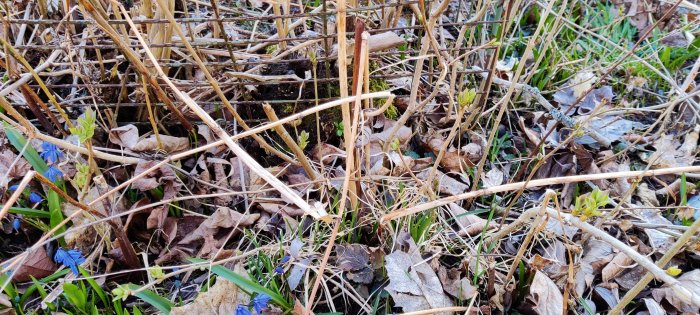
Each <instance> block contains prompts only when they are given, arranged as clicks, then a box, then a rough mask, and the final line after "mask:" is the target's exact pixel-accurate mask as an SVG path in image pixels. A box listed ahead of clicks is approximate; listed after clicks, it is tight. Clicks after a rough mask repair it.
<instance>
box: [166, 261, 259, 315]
mask: <svg viewBox="0 0 700 315" xmlns="http://www.w3.org/2000/svg"><path fill="white" fill-rule="evenodd" d="M236 267H238V265H237V266H236ZM235 269H236V270H234V272H236V273H237V274H238V275H240V276H243V277H246V278H247V274H248V273H247V272H246V271H245V270H243V268H235ZM248 303H250V297H249V296H248V294H246V293H245V292H243V290H241V288H239V287H238V286H237V285H235V284H234V283H233V282H231V281H228V280H226V279H224V278H222V277H217V278H216V283H214V285H213V286H211V287H210V288H209V290H207V291H206V292H200V293H199V294H198V295H197V297H196V298H195V299H194V301H192V302H191V303H189V304H186V305H183V306H178V307H173V308H172V309H171V310H170V314H172V315H187V314H236V305H238V304H242V305H246V304H248Z"/></svg>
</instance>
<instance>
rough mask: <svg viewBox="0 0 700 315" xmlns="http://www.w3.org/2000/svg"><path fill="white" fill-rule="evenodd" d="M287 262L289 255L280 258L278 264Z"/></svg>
mask: <svg viewBox="0 0 700 315" xmlns="http://www.w3.org/2000/svg"><path fill="white" fill-rule="evenodd" d="M288 261H289V255H285V256H284V257H282V259H280V264H284V263H287V262H288Z"/></svg>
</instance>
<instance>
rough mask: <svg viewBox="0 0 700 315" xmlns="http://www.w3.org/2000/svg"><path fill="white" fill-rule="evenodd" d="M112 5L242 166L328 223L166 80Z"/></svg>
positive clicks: (320, 209) (189, 101) (188, 101)
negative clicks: (244, 165) (239, 160)
mask: <svg viewBox="0 0 700 315" xmlns="http://www.w3.org/2000/svg"><path fill="white" fill-rule="evenodd" d="M113 3H114V4H115V5H118V6H119V8H120V9H121V10H122V11H124V18H125V19H126V20H127V22H128V23H129V25H130V26H131V28H132V30H133V31H134V33H135V34H136V37H137V38H138V40H139V42H140V43H141V45H142V46H143V48H144V50H145V51H146V55H147V56H148V58H149V59H150V60H151V62H152V63H153V66H154V68H155V69H156V70H157V71H158V74H159V75H160V77H161V78H162V80H163V81H165V83H166V84H167V85H168V86H169V87H170V88H171V89H172V90H173V92H174V93H175V95H177V97H178V98H180V100H181V101H183V102H184V103H185V105H187V107H188V108H189V109H190V110H191V111H192V112H193V113H195V114H196V115H197V116H198V117H199V118H200V119H201V120H202V121H203V122H204V123H205V124H207V126H209V128H211V130H212V131H214V133H215V134H216V135H217V136H218V137H219V138H221V139H223V140H224V142H225V143H226V145H227V146H228V147H229V149H231V151H232V152H233V153H234V154H235V155H236V156H237V157H238V158H239V159H241V161H242V162H243V163H244V164H246V166H248V168H250V169H251V171H252V172H254V173H255V174H257V175H258V176H260V177H262V178H263V179H264V180H265V181H266V182H267V183H268V184H270V185H271V186H272V187H275V188H276V189H277V190H278V191H279V193H280V194H281V195H282V196H284V197H285V198H288V199H289V200H290V201H291V202H292V203H294V205H296V206H297V207H299V208H300V209H301V210H302V211H304V213H306V214H308V215H310V216H311V217H313V218H314V219H317V220H321V221H324V222H330V220H331V219H330V216H329V215H328V213H326V211H325V209H323V207H324V206H323V205H321V204H320V203H317V204H316V205H314V206H311V205H310V204H309V203H308V202H306V201H305V200H304V199H302V198H301V197H299V195H297V194H296V193H295V192H293V191H292V190H291V189H290V188H289V187H288V186H287V185H285V184H284V183H283V182H281V181H280V180H279V179H278V178H277V177H275V176H274V175H272V174H271V173H270V172H269V171H267V170H266V169H265V168H263V167H262V165H260V164H259V163H258V162H257V161H255V159H253V157H251V156H250V155H249V154H248V152H246V151H245V150H243V148H241V147H240V146H239V145H238V144H237V143H236V142H234V141H233V140H231V136H229V135H228V134H227V133H226V131H225V130H224V129H223V128H221V126H219V124H217V123H216V121H215V120H214V119H213V118H212V117H211V116H209V114H208V113H207V112H206V111H204V110H203V109H202V108H201V107H200V106H199V105H198V104H197V103H196V102H195V101H194V100H193V99H192V98H190V97H189V95H187V94H185V93H183V92H182V91H180V89H178V88H177V86H175V84H174V83H173V82H172V81H171V80H170V78H168V76H167V75H165V73H163V69H162V68H161V67H160V65H159V64H158V60H157V59H156V57H155V56H153V54H152V53H151V51H150V50H149V49H148V45H147V44H146V41H145V40H144V39H143V37H142V36H141V33H140V32H139V31H138V29H137V28H136V25H134V24H133V22H132V21H131V18H130V17H129V15H128V14H126V13H127V12H126V9H124V7H123V6H122V5H121V4H119V3H116V1H114V2H113Z"/></svg>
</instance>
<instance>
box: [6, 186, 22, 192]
mask: <svg viewBox="0 0 700 315" xmlns="http://www.w3.org/2000/svg"><path fill="white" fill-rule="evenodd" d="M17 188H19V185H12V186H10V187H8V188H7V190H8V191H10V192H15V191H16V190H17Z"/></svg>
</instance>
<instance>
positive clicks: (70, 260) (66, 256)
mask: <svg viewBox="0 0 700 315" xmlns="http://www.w3.org/2000/svg"><path fill="white" fill-rule="evenodd" d="M53 260H54V261H55V262H56V263H59V264H62V265H64V266H66V267H68V268H70V270H72V271H73V273H74V274H75V275H76V276H77V275H79V274H78V265H80V264H82V263H84V262H85V258H84V257H83V254H81V253H80V251H79V250H77V249H69V250H65V249H63V248H60V247H59V248H58V249H57V250H56V254H54V255H53Z"/></svg>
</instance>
